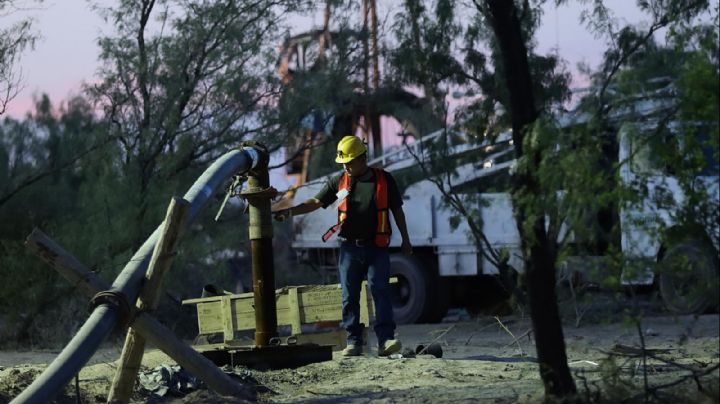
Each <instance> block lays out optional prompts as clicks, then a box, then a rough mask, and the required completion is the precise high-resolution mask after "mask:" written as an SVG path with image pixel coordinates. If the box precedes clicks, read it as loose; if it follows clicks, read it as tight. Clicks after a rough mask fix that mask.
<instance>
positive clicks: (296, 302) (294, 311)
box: [288, 288, 302, 335]
mask: <svg viewBox="0 0 720 404" xmlns="http://www.w3.org/2000/svg"><path fill="white" fill-rule="evenodd" d="M288 306H289V309H290V326H291V327H292V333H293V334H295V335H297V334H301V333H302V327H301V326H300V325H301V324H302V323H301V319H300V317H301V316H300V310H302V308H301V307H300V299H298V290H297V289H296V288H292V289H290V290H289V291H288Z"/></svg>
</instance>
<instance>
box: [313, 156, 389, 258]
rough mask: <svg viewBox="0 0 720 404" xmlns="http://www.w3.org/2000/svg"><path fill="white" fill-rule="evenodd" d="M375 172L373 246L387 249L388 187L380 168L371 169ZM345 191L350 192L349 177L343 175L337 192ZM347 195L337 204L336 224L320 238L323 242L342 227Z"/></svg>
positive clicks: (383, 172) (345, 215)
mask: <svg viewBox="0 0 720 404" xmlns="http://www.w3.org/2000/svg"><path fill="white" fill-rule="evenodd" d="M372 170H373V171H374V172H375V209H376V210H377V226H376V228H375V245H376V246H378V247H387V246H388V245H390V231H391V228H390V222H389V220H388V219H389V218H388V185H387V178H385V171H383V170H382V169H380V168H373V169H372ZM343 189H347V190H348V191H350V176H349V175H348V173H343V174H342V177H340V184H338V191H342V190H343ZM348 197H349V195H348V196H347V197H345V198H343V200H342V201H340V203H339V204H338V223H337V224H336V225H335V226H333V227H331V228H330V229H329V230H328V231H327V232H326V233H325V235H324V236H323V237H322V240H323V241H327V240H328V239H330V237H332V235H333V234H334V233H335V232H336V231H338V230H339V229H340V227H342V225H343V223H344V222H345V220H346V219H347V211H348V208H347V199H348Z"/></svg>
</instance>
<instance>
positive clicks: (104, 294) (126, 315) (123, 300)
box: [90, 290, 132, 327]
mask: <svg viewBox="0 0 720 404" xmlns="http://www.w3.org/2000/svg"><path fill="white" fill-rule="evenodd" d="M101 304H107V305H108V306H111V307H112V308H114V309H115V311H116V312H117V313H118V326H120V327H126V326H127V325H128V324H129V323H130V316H131V314H132V310H131V309H130V304H129V303H128V301H127V297H126V296H125V294H123V293H122V292H118V291H114V290H103V291H101V292H98V293H96V294H95V296H93V297H92V299H90V311H93V310H95V308H96V307H98V306H100V305H101Z"/></svg>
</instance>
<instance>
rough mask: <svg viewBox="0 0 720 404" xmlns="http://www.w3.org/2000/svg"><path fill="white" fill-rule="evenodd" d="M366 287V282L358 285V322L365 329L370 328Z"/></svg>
mask: <svg viewBox="0 0 720 404" xmlns="http://www.w3.org/2000/svg"><path fill="white" fill-rule="evenodd" d="M369 295H370V294H369V293H368V286H367V282H363V283H362V285H360V322H361V323H363V324H365V327H370V312H369V311H368V296H369Z"/></svg>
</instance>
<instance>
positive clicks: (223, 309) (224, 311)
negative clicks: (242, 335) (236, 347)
mask: <svg viewBox="0 0 720 404" xmlns="http://www.w3.org/2000/svg"><path fill="white" fill-rule="evenodd" d="M233 312H234V310H233V305H232V300H231V299H230V296H224V297H223V299H222V300H220V313H221V314H220V315H221V319H222V332H223V340H225V341H232V340H234V339H235V324H237V321H235V315H234V313H233ZM253 324H254V321H253ZM253 328H254V326H253Z"/></svg>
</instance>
